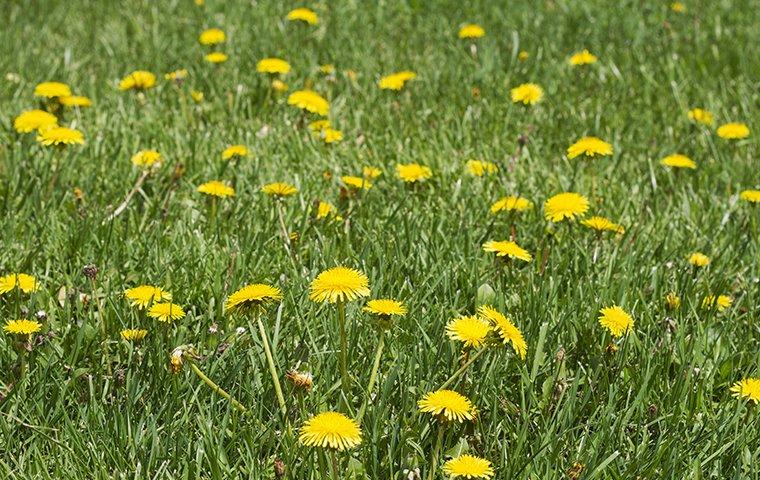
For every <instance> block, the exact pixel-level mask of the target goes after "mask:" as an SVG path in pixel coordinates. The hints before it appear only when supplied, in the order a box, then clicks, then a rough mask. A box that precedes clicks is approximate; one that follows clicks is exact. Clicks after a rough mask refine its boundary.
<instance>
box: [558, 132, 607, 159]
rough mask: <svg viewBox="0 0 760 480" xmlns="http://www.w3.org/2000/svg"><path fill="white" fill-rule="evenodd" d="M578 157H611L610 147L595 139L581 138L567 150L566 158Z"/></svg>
mask: <svg viewBox="0 0 760 480" xmlns="http://www.w3.org/2000/svg"><path fill="white" fill-rule="evenodd" d="M580 155H586V156H587V157H593V156H594V155H599V156H602V157H604V156H607V155H612V145H610V144H609V143H607V142H605V141H604V140H602V139H600V138H597V137H583V138H581V139H580V140H578V141H577V142H575V143H574V144H572V145H570V146H569V147H568V149H567V158H575V157H578V156H580Z"/></svg>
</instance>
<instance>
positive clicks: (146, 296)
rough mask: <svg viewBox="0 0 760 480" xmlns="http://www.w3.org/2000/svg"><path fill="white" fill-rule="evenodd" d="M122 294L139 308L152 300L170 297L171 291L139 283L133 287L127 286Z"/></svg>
mask: <svg viewBox="0 0 760 480" xmlns="http://www.w3.org/2000/svg"><path fill="white" fill-rule="evenodd" d="M124 296H125V297H127V299H129V304H130V305H132V306H133V307H137V308H139V309H140V310H142V309H143V308H145V307H147V306H148V305H150V304H151V303H153V302H161V301H164V300H171V299H172V294H171V293H169V292H167V291H166V290H164V289H163V288H161V287H154V286H153V285H140V286H137V287H134V288H129V289H127V290H125V291H124Z"/></svg>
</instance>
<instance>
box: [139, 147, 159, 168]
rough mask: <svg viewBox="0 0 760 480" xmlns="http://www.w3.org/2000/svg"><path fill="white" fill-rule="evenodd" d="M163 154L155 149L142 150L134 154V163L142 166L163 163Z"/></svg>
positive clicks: (147, 166) (146, 166)
mask: <svg viewBox="0 0 760 480" xmlns="http://www.w3.org/2000/svg"><path fill="white" fill-rule="evenodd" d="M161 159H162V157H161V154H160V153H158V152H157V151H155V150H140V151H139V152H137V153H135V154H134V155H132V164H133V165H135V166H136V167H140V168H149V167H152V166H154V165H156V166H158V165H160V164H161Z"/></svg>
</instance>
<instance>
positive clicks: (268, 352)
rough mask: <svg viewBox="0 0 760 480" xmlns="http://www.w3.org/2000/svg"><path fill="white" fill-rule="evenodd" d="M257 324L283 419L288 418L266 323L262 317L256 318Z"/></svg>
mask: <svg viewBox="0 0 760 480" xmlns="http://www.w3.org/2000/svg"><path fill="white" fill-rule="evenodd" d="M256 323H257V324H258V327H259V334H260V335H261V343H262V344H263V345H264V353H265V354H266V357H267V364H268V365H269V374H270V375H272V382H273V383H274V391H275V393H276V394H277V403H279V404H280V411H281V412H282V415H283V417H286V416H287V413H288V407H287V405H286V404H285V397H284V396H283V395H282V387H281V386H280V378H279V377H278V376H277V368H276V367H275V365H274V357H273V356H272V351H271V350H270V348H269V340H268V339H267V332H266V330H264V323H262V321H261V316H257V317H256Z"/></svg>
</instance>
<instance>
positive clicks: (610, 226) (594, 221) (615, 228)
mask: <svg viewBox="0 0 760 480" xmlns="http://www.w3.org/2000/svg"><path fill="white" fill-rule="evenodd" d="M581 225H583V226H586V227H588V228H590V229H592V230H596V231H597V232H615V233H625V228H624V227H623V226H622V225H619V224H617V223H615V222H613V221H612V220H610V219H608V218H605V217H598V216H597V217H591V218H589V219H586V220H583V221H582V222H581Z"/></svg>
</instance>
